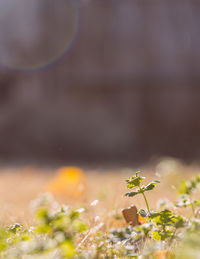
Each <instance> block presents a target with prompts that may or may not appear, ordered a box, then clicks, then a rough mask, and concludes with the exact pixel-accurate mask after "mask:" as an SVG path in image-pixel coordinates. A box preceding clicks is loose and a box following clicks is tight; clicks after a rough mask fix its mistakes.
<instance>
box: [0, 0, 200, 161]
mask: <svg viewBox="0 0 200 259" xmlns="http://www.w3.org/2000/svg"><path fill="white" fill-rule="evenodd" d="M24 1H25V0H24ZM53 2H54V1H49V5H53ZM54 4H55V3H54ZM75 5H76V7H77V6H78V7H77V8H79V15H80V17H79V25H78V30H77V32H76V36H75V37H74V40H73V43H72V44H71V47H70V48H69V50H68V52H67V53H66V55H64V56H63V57H62V58H61V59H59V60H58V61H57V62H56V63H55V64H51V65H49V66H47V67H46V68H44V69H38V70H34V71H28V72H27V71H26V72H25V71H22V70H19V71H15V70H14V69H13V70H12V69H10V68H9V69H6V68H5V67H3V66H2V67H1V72H0V111H1V113H0V140H1V141H0V160H1V161H17V160H23V159H24V161H32V160H33V161H45V162H48V163H50V162H53V163H54V162H61V161H62V162H64V161H66V162H67V161H87V162H92V161H95V162H98V161H104V162H108V161H113V162H116V161H117V162H120V161H122V162H123V161H127V162H135V161H146V160H148V159H150V158H151V157H152V156H163V155H170V156H177V157H180V158H185V159H188V160H191V159H192V160H193V159H198V158H199V156H200V85H199V84H200V47H199V46H200V15H199V13H200V2H199V1H197V0H182V1H180V0H173V1H172V0H91V1H82V2H81V1H80V2H79V1H76V2H75ZM45 10H49V8H43V12H42V16H41V17H43V18H44V19H41V21H40V22H41V23H42V24H41V26H42V28H43V30H45V28H49V26H53V24H54V23H55V22H56V21H57V20H58V19H60V13H59V12H60V11H59V10H57V9H56V8H55V9H54V8H51V13H50V15H47V13H46V12H45ZM54 10H55V12H54ZM45 15H46V16H45ZM45 17H46V18H45ZM52 21H53V23H52ZM65 22H66V28H68V27H67V26H68V25H69V23H70V20H69V19H67V18H66V21H65V19H63V20H62V23H65ZM49 24H50V25H49ZM50 32H51V31H50ZM52 32H53V34H54V37H55V38H56V37H57V36H56V33H57V30H53V31H52ZM44 35H45V34H44ZM1 37H3V36H2V34H1ZM43 37H44V36H43ZM38 42H40V38H38ZM43 42H44V41H43ZM55 42H56V41H55ZM48 44H50V43H48V41H47V42H46V44H43V47H41V48H40V51H41V53H42V49H45V48H47V46H48ZM14 47H15V46H13V48H14ZM20 48H21V49H23V45H22V46H20ZM18 50H19V49H18V47H16V49H14V51H16V52H17V51H18ZM29 51H33V53H34V46H33V50H32V49H30V50H29ZM41 55H42V54H41Z"/></svg>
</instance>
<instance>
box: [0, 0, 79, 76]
mask: <svg viewBox="0 0 200 259" xmlns="http://www.w3.org/2000/svg"><path fill="white" fill-rule="evenodd" d="M78 27H79V7H78V6H77V4H75V3H73V1H69V0H56V1H54V0H28V1H27V0H1V1H0V56H1V60H0V65H1V66H3V67H6V68H10V69H14V70H22V71H23V70H28V71H29V70H36V69H39V68H43V67H46V66H47V65H49V64H52V63H54V62H55V61H57V60H58V59H59V58H60V57H62V56H63V55H64V54H66V52H67V51H68V50H69V49H70V47H71V46H72V43H73V41H74V39H75V37H76V35H77V32H78Z"/></svg>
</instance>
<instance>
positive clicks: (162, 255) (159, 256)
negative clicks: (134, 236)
mask: <svg viewBox="0 0 200 259" xmlns="http://www.w3.org/2000/svg"><path fill="white" fill-rule="evenodd" d="M155 258H156V259H173V258H174V256H173V253H172V252H169V251H167V250H158V251H156V252H155Z"/></svg>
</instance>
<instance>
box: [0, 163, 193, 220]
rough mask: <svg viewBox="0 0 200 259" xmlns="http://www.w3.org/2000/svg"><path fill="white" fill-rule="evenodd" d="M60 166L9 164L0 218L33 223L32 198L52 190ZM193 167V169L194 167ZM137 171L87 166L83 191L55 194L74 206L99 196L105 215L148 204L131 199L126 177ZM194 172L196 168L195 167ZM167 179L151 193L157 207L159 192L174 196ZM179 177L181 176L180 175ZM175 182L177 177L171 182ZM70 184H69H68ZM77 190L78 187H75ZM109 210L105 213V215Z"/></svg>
mask: <svg viewBox="0 0 200 259" xmlns="http://www.w3.org/2000/svg"><path fill="white" fill-rule="evenodd" d="M57 171H58V170H56V169H55V170H52V169H38V168H37V169H36V168H32V167H25V168H7V169H1V170H0V207H1V210H0V219H1V224H4V223H5V224H8V223H14V222H16V221H19V222H21V223H29V222H31V221H32V211H31V201H32V200H34V199H36V198H37V197H38V196H39V195H40V194H42V193H46V192H49V187H48V185H49V182H51V181H52V180H54V179H55V175H56V173H57ZM190 171H192V170H190ZM133 172H134V169H113V170H106V169H104V170H86V171H84V177H83V182H82V184H83V185H84V190H83V193H81V195H80V196H79V195H78V196H76V195H74V193H73V191H71V190H70V191H69V192H67V191H66V192H63V191H62V190H61V191H60V192H53V195H54V196H55V198H56V199H57V200H58V201H59V202H60V203H61V204H62V203H64V204H69V205H73V207H76V206H77V207H79V206H83V205H84V206H89V205H90V203H91V202H92V201H93V200H99V202H98V206H95V207H93V210H92V211H93V212H94V213H97V214H98V213H100V214H101V215H103V216H104V217H105V218H106V216H107V214H108V212H109V211H112V210H113V209H115V210H116V209H117V210H121V209H122V208H125V207H128V206H129V205H131V204H132V203H134V204H136V205H137V206H138V207H142V206H144V203H143V200H142V199H140V198H136V199H134V202H133V201H132V199H127V198H126V197H124V194H125V192H126V184H125V179H127V178H128V177H129V176H131V174H132V173H133ZM192 172H194V171H192ZM144 175H145V176H146V177H147V180H148V179H151V178H159V179H160V177H156V175H155V171H153V170H152V169H149V168H146V169H144ZM165 180H166V179H164V181H163V183H162V184H161V185H160V186H159V187H158V188H157V189H156V190H155V191H154V192H153V193H150V194H149V199H150V203H151V204H152V206H153V207H155V204H156V201H157V198H158V195H159V197H160V198H162V197H163V198H164V197H168V198H169V199H172V200H173V196H174V192H175V190H174V189H173V188H172V186H169V185H168V182H166V181H165ZM171 180H172V179H171ZM177 181H178V179H177ZM171 184H173V181H172V182H171ZM67 187H68V186H66V188H67ZM75 191H76V190H75ZM104 214H105V215H104Z"/></svg>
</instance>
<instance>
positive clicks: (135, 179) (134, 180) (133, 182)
mask: <svg viewBox="0 0 200 259" xmlns="http://www.w3.org/2000/svg"><path fill="white" fill-rule="evenodd" d="M139 173H140V172H139V171H138V172H136V174H135V175H134V176H132V177H131V178H130V179H129V180H126V182H127V188H128V189H132V188H134V187H139V186H140V183H141V182H142V181H143V180H144V179H145V177H142V176H139Z"/></svg>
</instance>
